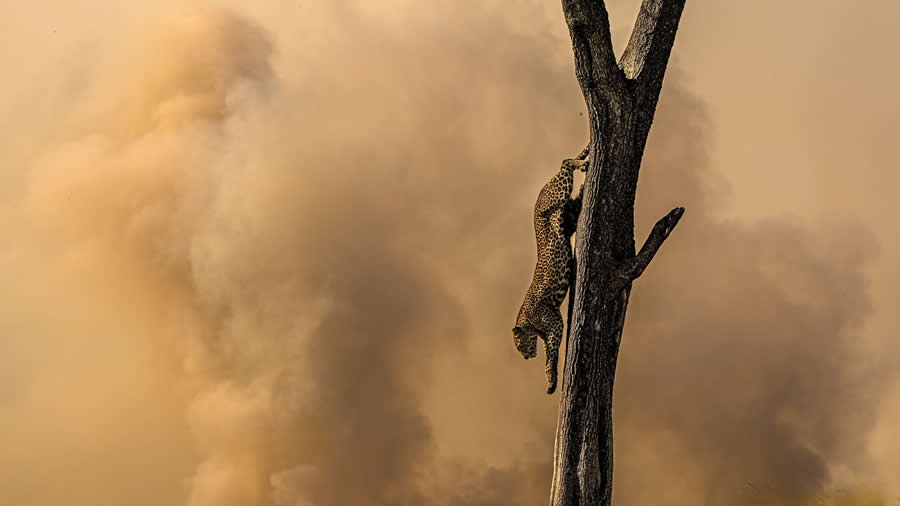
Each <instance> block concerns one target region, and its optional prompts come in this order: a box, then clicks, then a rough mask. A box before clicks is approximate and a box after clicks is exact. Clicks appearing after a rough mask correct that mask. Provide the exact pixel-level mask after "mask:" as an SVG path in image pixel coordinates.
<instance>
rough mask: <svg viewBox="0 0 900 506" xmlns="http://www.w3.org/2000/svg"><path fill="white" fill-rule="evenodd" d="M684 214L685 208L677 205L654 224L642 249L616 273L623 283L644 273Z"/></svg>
mask: <svg viewBox="0 0 900 506" xmlns="http://www.w3.org/2000/svg"><path fill="white" fill-rule="evenodd" d="M683 214H684V208H683V207H676V208H675V209H672V210H671V211H669V214H667V215H665V216H663V217H662V218H660V220H659V221H657V222H656V225H653V230H651V231H650V235H649V236H648V237H647V240H646V241H644V245H643V246H642V247H641V251H639V252H638V254H637V255H635V256H634V258H632V259H631V260H630V261H629V262H628V263H626V264H625V265H624V266H623V267H622V268H621V269H620V270H619V271H618V272H617V273H616V277H617V278H618V279H619V281H621V282H622V283H623V284H628V283H630V282H632V281H634V280H635V279H637V278H639V277H640V276H641V274H643V273H644V269H646V268H647V266H648V265H650V261H651V260H653V257H654V256H656V252H657V251H659V248H660V247H661V246H662V244H663V242H665V240H666V239H667V238H668V237H669V234H671V233H672V230H674V229H675V225H678V220H680V219H681V216H682V215H683Z"/></svg>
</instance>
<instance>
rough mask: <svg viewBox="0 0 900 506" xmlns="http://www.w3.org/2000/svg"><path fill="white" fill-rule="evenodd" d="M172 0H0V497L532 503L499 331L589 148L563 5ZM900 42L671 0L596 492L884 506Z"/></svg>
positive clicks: (541, 448) (533, 391) (544, 420)
mask: <svg viewBox="0 0 900 506" xmlns="http://www.w3.org/2000/svg"><path fill="white" fill-rule="evenodd" d="M180 3H181V2H175V1H174V0H171V1H154V2H149V1H147V2H138V1H134V2H128V3H125V2H112V1H110V0H86V1H83V2H78V3H74V2H61V1H59V0H53V1H51V0H33V1H30V2H19V3H16V4H14V5H10V6H8V7H7V9H6V12H7V15H6V16H4V17H3V19H2V20H0V58H2V61H4V62H5V64H6V65H7V66H8V68H7V71H6V72H4V76H5V77H4V79H3V80H2V82H0V90H2V92H3V93H0V129H2V132H3V133H4V135H2V136H0V167H2V168H0V227H2V234H0V283H2V285H3V286H5V287H7V289H6V290H5V291H4V292H3V295H0V302H2V304H0V308H2V309H0V420H2V421H0V428H2V429H3V430H0V447H2V448H4V452H3V455H2V457H0V504H10V505H16V506H20V505H21V506H57V505H61V504H66V505H69V506H119V505H122V504H129V505H132V506H144V505H146V506H157V505H159V506H257V505H259V506H263V505H265V506H309V505H314V506H333V505H334V506H337V505H348V506H354V505H376V506H377V505H396V504H405V505H422V506H425V505H429V506H430V505H438V506H489V505H499V506H519V505H522V506H532V505H538V504H544V503H546V500H547V497H548V494H549V484H550V476H551V467H550V466H551V456H552V441H553V432H554V430H555V424H556V410H557V401H558V396H552V397H551V396H547V395H546V394H545V393H544V386H543V381H544V380H543V372H542V367H541V365H540V363H536V362H534V361H529V362H525V361H523V360H522V359H521V356H520V355H519V354H518V353H517V352H516V351H515V349H514V347H513V345H512V335H511V332H510V329H511V327H512V325H513V323H514V319H515V314H516V311H517V310H518V307H519V305H520V304H521V300H522V296H523V295H524V291H525V289H526V288H527V286H528V282H529V281H530V278H531V274H532V270H533V268H534V260H535V258H534V256H535V254H534V244H533V241H534V238H533V229H532V223H531V212H532V206H533V203H534V198H535V197H536V195H537V191H538V190H539V188H540V186H541V185H542V184H543V182H544V181H546V179H548V178H549V177H551V175H552V174H553V173H554V172H555V171H556V170H557V169H558V164H559V162H560V160H561V159H562V158H564V157H568V156H572V155H574V154H576V153H577V152H578V151H580V149H581V148H582V147H583V145H584V142H585V140H586V138H587V125H586V121H585V118H584V116H582V115H581V113H583V110H584V105H583V102H582V98H581V94H580V91H579V90H578V87H577V83H576V81H575V78H574V73H573V59H572V53H571V48H570V42H569V40H568V35H567V33H566V31H565V24H564V21H563V18H562V13H561V7H560V5H559V2H537V1H535V0H530V1H525V2H516V3H515V5H514V6H512V7H510V5H511V4H509V3H508V2H501V1H499V0H492V1H487V2H485V1H470V0H464V1H444V0H439V1H437V2H432V3H430V4H429V5H427V6H423V4H422V3H421V2H413V1H409V0H390V1H379V2H374V1H357V2H351V1H329V2H324V1H320V2H286V1H274V0H266V1H258V2H252V3H251V2H238V1H231V2H224V1H223V2H204V3H205V4H206V8H201V7H197V8H192V9H187V10H186V9H184V8H183V7H182V6H180V5H179V4H180ZM243 4H246V5H243ZM638 5H639V2H637V1H620V2H609V10H610V17H611V20H612V24H613V35H614V37H613V38H614V45H615V46H616V47H617V48H618V49H621V47H622V45H623V43H624V41H625V40H626V39H627V36H628V33H629V30H630V26H631V24H632V22H633V19H634V16H635V14H636V11H637V7H638ZM504 10H505V11H504ZM896 26H900V5H898V4H897V3H896V2H888V1H882V0H879V1H876V2H868V3H867V4H866V6H865V8H860V6H855V8H854V7H853V6H848V4H847V3H846V2H842V3H838V2H836V1H832V0H798V1H795V2H782V3H780V4H778V5H777V6H775V5H774V4H772V5H769V4H767V3H764V2H763V3H753V4H747V3H746V2H736V1H721V0H720V1H711V0H706V1H703V0H689V2H688V5H687V7H686V8H685V12H684V16H683V19H682V23H681V27H680V30H679V34H678V39H677V42H676V46H675V49H674V52H673V57H672V62H671V64H670V70H669V73H668V74H667V79H666V83H665V86H664V89H663V93H662V97H661V100H660V104H659V109H658V112H657V118H656V122H655V124H654V127H653V130H652V131H651V135H650V139H649V142H648V147H647V152H646V154H645V157H644V165H643V169H642V173H641V183H640V185H639V188H638V202H637V216H638V231H637V234H638V241H639V242H640V241H641V240H642V239H643V237H644V236H645V235H646V233H647V231H648V230H649V226H650V225H651V224H652V223H653V222H654V221H655V220H656V219H657V218H659V217H660V216H662V215H663V214H664V213H665V212H667V211H668V210H669V209H671V208H672V207H674V206H676V205H684V206H685V207H686V208H687V211H686V213H685V216H684V218H683V219H682V222H681V224H680V225H679V227H678V229H677V230H676V231H675V232H674V233H673V235H672V236H671V237H670V239H669V240H668V241H667V242H666V244H665V246H664V247H663V249H662V250H661V252H660V254H659V255H658V256H657V258H656V260H654V263H653V265H652V266H651V267H650V268H649V269H648V271H647V272H646V273H645V275H644V276H643V277H642V278H641V279H640V280H639V281H638V282H637V283H636V285H635V289H634V291H633V295H632V304H631V307H630V310H629V315H628V320H627V324H626V330H625V335H624V337H623V346H622V354H621V358H620V365H619V376H618V377H617V382H616V405H615V408H616V411H615V423H616V464H617V468H616V476H615V479H616V482H615V486H616V490H615V494H616V501H617V504H620V505H622V506H636V505H640V504H648V503H659V504H669V505H674V506H682V505H684V506H689V505H690V506H696V505H705V506H721V505H741V504H745V503H746V500H747V497H746V496H747V494H748V490H747V488H746V487H745V483H746V482H752V483H754V484H756V485H757V486H758V488H759V489H767V488H773V489H777V490H779V491H781V492H783V493H791V494H798V495H806V494H813V493H815V492H817V491H820V490H822V489H824V488H827V487H841V486H867V487H875V488H877V489H878V490H881V491H883V492H884V493H886V494H893V496H892V497H896V496H897V495H898V494H900V481H897V478H896V469H898V468H900V457H898V455H900V432H898V429H897V423H896V421H897V420H898V417H900V382H898V379H900V378H898V376H897V374H896V373H895V372H894V369H895V368H894V367H893V365H894V360H893V357H895V356H896V354H897V353H898V352H900V345H898V338H900V318H898V317H897V314H896V310H895V307H896V305H897V302H898V298H900V297H898V296H900V289H898V281H900V267H898V266H897V264H896V262H894V261H893V259H895V258H897V257H898V255H900V238H898V236H897V234H896V233H895V232H894V231H895V230H896V225H895V217H896V216H897V215H898V213H900V201H898V200H897V199H896V198H893V195H892V193H893V192H894V190H895V189H896V188H897V187H898V186H900V176H898V175H897V173H895V171H894V166H893V164H894V162H895V161H897V160H898V159H900V144H898V143H897V142H895V141H894V137H895V136H896V132H897V131H898V130H900V124H898V122H900V119H898V118H900V99H898V98H897V96H896V94H895V93H894V90H895V89H898V88H900V65H898V64H897V59H896V54H897V52H898V50H900V38H898V37H897V36H896V35H895V34H894V32H895V30H894V28H895V27H896Z"/></svg>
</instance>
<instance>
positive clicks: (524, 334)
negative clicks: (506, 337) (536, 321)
mask: <svg viewBox="0 0 900 506" xmlns="http://www.w3.org/2000/svg"><path fill="white" fill-rule="evenodd" d="M512 331H513V342H514V343H515V345H516V349H517V350H519V353H521V354H522V356H523V357H525V360H528V359H529V358H534V357H535V356H536V355H537V340H538V337H540V332H538V331H537V330H536V329H534V328H532V327H528V326H525V327H519V326H516V327H513V329H512Z"/></svg>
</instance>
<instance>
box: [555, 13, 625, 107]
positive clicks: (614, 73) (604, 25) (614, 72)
mask: <svg viewBox="0 0 900 506" xmlns="http://www.w3.org/2000/svg"><path fill="white" fill-rule="evenodd" d="M562 4H563V12H564V13H565V15H566V24H567V25H568V26H569V35H570V36H571V37H572V47H573V49H574V50H575V75H576V76H577V77H578V83H579V84H581V87H582V89H584V90H585V91H588V90H593V89H596V88H598V87H601V88H603V89H616V90H618V89H621V88H622V86H621V85H624V81H625V76H624V75H623V74H622V71H621V69H619V65H618V63H616V55H615V53H614V52H613V47H612V39H611V37H610V31H609V14H608V13H607V12H606V5H605V4H604V2H603V1H602V0H563V1H562ZM601 83H602V84H601Z"/></svg>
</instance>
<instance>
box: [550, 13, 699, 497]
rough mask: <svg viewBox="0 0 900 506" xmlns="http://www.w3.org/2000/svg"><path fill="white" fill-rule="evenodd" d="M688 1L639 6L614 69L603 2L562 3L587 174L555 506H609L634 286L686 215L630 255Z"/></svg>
mask: <svg viewBox="0 0 900 506" xmlns="http://www.w3.org/2000/svg"><path fill="white" fill-rule="evenodd" d="M684 3H685V0H644V2H643V4H642V5H641V9H640V13H639V14H638V18H637V22H636V23H635V26H634V30H633V32H632V34H631V39H630V41H629V43H628V47H627V48H626V49H625V51H624V53H623V55H622V58H621V59H620V60H619V61H618V62H616V59H615V55H614V53H613V48H612V42H611V39H610V33H609V17H608V14H607V11H606V6H605V5H604V2H603V1H602V0H563V2H562V5H563V11H564V12H565V17H566V22H567V24H568V27H569V34H570V35H571V38H572V46H573V49H574V51H575V74H576V77H577V78H578V82H579V84H580V85H581V89H582V92H583V94H584V99H585V103H586V105H587V109H588V113H589V118H590V133H591V143H590V165H589V168H588V173H587V177H586V181H585V186H584V201H583V207H582V211H581V217H580V218H579V222H578V229H577V232H576V234H577V236H576V251H575V254H576V257H577V258H578V259H579V261H578V264H577V271H576V275H575V284H574V286H573V288H572V292H570V297H572V296H574V300H575V302H574V314H573V315H572V329H571V331H570V332H569V333H568V334H569V338H568V342H567V344H566V357H565V367H564V374H563V379H562V391H561V397H560V411H559V421H558V426H557V432H556V444H555V449H554V456H553V458H554V468H553V485H552V492H551V500H550V504H551V506H588V505H590V506H609V504H610V501H611V497H612V475H613V432H612V400H613V383H614V379H615V373H616V361H617V358H618V354H619V344H620V342H621V338H622V330H623V328H624V324H625V312H626V309H627V308H628V298H629V296H630V295H631V286H632V282H633V281H634V280H635V279H637V278H638V276H640V275H641V274H642V273H643V272H644V269H646V267H647V265H648V264H649V263H650V261H651V260H652V259H653V256H654V255H655V254H656V252H657V251H658V250H659V248H660V246H662V244H663V242H664V241H665V240H666V238H667V237H668V236H669V234H670V233H671V232H672V230H673V229H674V227H675V225H676V224H677V223H678V220H679V219H680V218H681V216H682V214H683V213H684V209H683V208H676V209H673V210H672V211H671V212H670V213H669V214H667V215H666V216H664V217H663V218H662V219H660V220H659V222H658V223H657V224H656V226H654V227H653V230H652V232H651V233H650V236H649V237H648V238H647V241H646V242H645V244H644V246H643V247H642V248H641V250H640V252H639V253H637V254H635V244H634V198H635V191H636V189H637V181H638V172H639V170H640V165H641V158H642V156H643V153H644V146H645V144H646V142H647V135H648V134H649V132H650V125H651V124H652V122H653V114H654V112H655V110H656V102H657V100H658V98H659V92H660V90H661V89H662V82H663V77H664V75H665V71H666V65H667V63H668V60H669V55H670V53H671V50H672V44H673V43H674V41H675V32H676V30H677V28H678V22H679V19H680V18H681V12H682V9H683V8H684Z"/></svg>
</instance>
